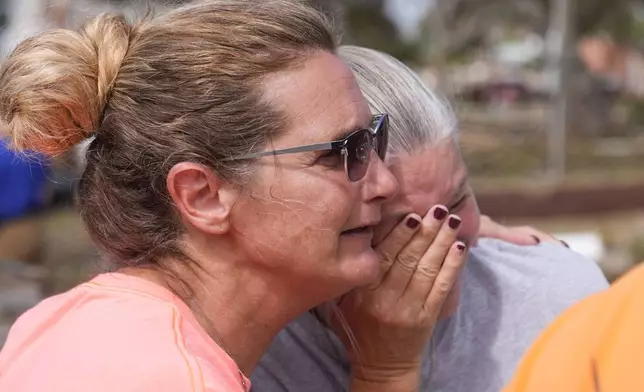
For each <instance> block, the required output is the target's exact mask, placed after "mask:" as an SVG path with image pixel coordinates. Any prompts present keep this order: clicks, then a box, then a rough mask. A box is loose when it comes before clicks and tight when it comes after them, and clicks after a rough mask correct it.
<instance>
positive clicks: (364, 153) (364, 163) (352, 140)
mask: <svg viewBox="0 0 644 392" xmlns="http://www.w3.org/2000/svg"><path fill="white" fill-rule="evenodd" d="M388 143H389V117H388V116H387V114H384V113H383V114H376V115H375V116H373V117H372V123H371V127H370V128H364V129H358V130H357V131H355V132H353V133H351V134H350V135H349V136H347V137H345V138H343V139H341V140H336V141H332V142H326V143H317V144H310V145H307V146H299V147H290V148H284V149H282V150H272V151H262V152H258V153H254V154H248V155H244V156H241V157H236V158H229V159H227V160H237V159H253V158H260V157H265V156H269V155H283V154H294V153H298V152H307V151H337V152H339V153H340V154H342V156H343V157H344V170H345V171H346V173H347V178H348V179H349V181H351V182H356V181H360V180H361V179H363V178H364V176H365V174H367V170H368V169H369V163H370V161H371V150H376V153H377V154H378V156H379V157H380V159H382V160H384V159H385V155H386V154H387V145H388Z"/></svg>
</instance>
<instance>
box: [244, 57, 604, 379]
mask: <svg viewBox="0 0 644 392" xmlns="http://www.w3.org/2000/svg"><path fill="white" fill-rule="evenodd" d="M339 53H340V56H341V58H342V59H343V60H344V61H345V62H346V63H347V64H348V65H349V67H350V68H351V69H352V71H353V72H354V74H355V75H356V78H357V80H358V84H359V86H360V88H361V89H362V91H363V94H364V95H365V97H366V98H367V101H369V104H370V106H371V108H372V110H375V111H378V110H385V111H387V112H389V113H391V114H392V121H391V124H390V130H391V133H390V147H391V148H390V155H389V156H388V158H387V160H386V163H387V166H388V167H389V168H390V170H391V171H392V172H393V173H394V175H395V176H396V178H397V179H398V182H399V184H400V187H401V188H400V191H399V193H398V194H397V195H396V196H395V197H394V198H393V199H392V200H390V201H388V202H387V203H385V206H384V209H383V221H382V222H381V224H380V225H378V227H377V228H376V234H375V238H374V245H375V246H376V249H379V247H380V246H381V245H382V244H386V243H388V242H390V241H392V236H393V235H394V234H388V233H389V232H390V231H391V229H392V228H393V227H395V226H396V225H397V224H398V222H399V221H400V220H401V219H402V218H403V217H404V216H405V215H406V214H408V213H410V212H415V213H419V214H422V213H424V212H425V211H427V210H428V209H429V210H430V213H432V214H436V216H437V217H440V216H445V215H446V214H447V211H449V212H450V213H455V214H458V215H459V216H460V217H461V219H462V223H461V224H460V232H459V239H460V240H461V241H463V242H464V243H466V244H468V245H472V244H475V243H476V242H477V238H478V237H480V236H485V235H492V236H499V234H502V237H503V238H509V239H513V238H516V239H520V241H516V239H515V242H521V243H523V244H529V243H530V241H532V242H531V244H532V245H531V246H518V245H515V244H510V243H508V242H503V241H498V240H492V239H481V240H479V241H478V245H476V246H474V247H472V249H471V251H470V254H469V256H468V262H467V264H466V265H465V267H464V268H463V272H462V275H461V277H460V284H456V285H455V286H454V289H451V287H450V286H446V285H445V284H444V283H443V282H441V281H440V280H438V279H437V276H440V274H441V272H439V268H440V265H437V264H433V263H431V262H428V258H429V257H431V255H432V254H433V253H434V252H435V247H434V245H435V244H436V243H437V242H438V243H440V242H441V239H440V238H441V236H440V234H439V235H437V236H436V237H435V239H434V241H433V242H432V240H431V239H430V240H429V241H428V240H427V239H418V238H414V237H413V236H411V237H410V238H411V239H410V240H409V242H408V243H407V245H406V246H404V247H402V251H401V252H399V253H397V254H391V253H386V252H385V253H384V254H383V255H382V256H383V258H384V260H391V264H390V263H384V264H385V266H386V267H385V268H387V267H388V266H389V265H392V266H391V267H390V268H389V269H388V271H387V273H384V274H383V275H384V276H385V278H384V279H382V280H381V281H380V282H381V283H380V284H379V285H374V286H370V287H369V288H367V289H362V290H354V291H353V292H352V293H350V294H349V295H347V296H344V297H343V298H342V299H341V300H339V301H338V302H337V303H336V306H337V307H338V308H339V309H340V312H341V313H339V314H338V313H337V312H336V313H333V312H331V313H324V312H323V313H322V316H323V317H322V318H323V319H324V320H325V322H324V323H321V322H320V321H319V319H318V318H316V317H314V316H313V315H305V316H303V317H301V318H300V319H298V320H297V321H295V322H293V323H291V324H290V325H289V326H288V327H287V328H286V329H285V330H284V331H282V332H281V333H280V334H279V335H278V337H277V338H276V340H275V341H274V342H273V345H272V346H271V348H270V349H269V351H268V352H267V354H266V355H265V356H264V358H263V359H262V361H261V362H260V365H259V367H258V368H257V370H256V371H255V373H254V374H253V377H254V381H255V385H256V386H257V388H256V391H257V392H264V391H270V392H276V391H284V390H289V391H291V390H292V391H298V390H307V391H312V392H321V391H339V390H347V389H348V387H349V385H350V380H351V378H350V375H353V376H354V377H353V380H355V379H356V378H360V377H361V376H367V377H369V378H370V379H372V380H373V379H374V377H373V375H374V374H378V375H380V379H381V380H386V379H392V378H393V379H397V380H398V381H399V382H398V384H397V385H396V387H395V388H392V387H391V383H390V384H389V385H388V386H387V387H381V385H379V384H378V383H377V382H376V383H372V385H371V386H372V388H371V390H372V391H380V390H383V391H384V390H387V391H389V392H391V391H415V390H422V391H432V392H436V391H446V392H447V391H450V392H460V391H462V392H472V391H477V392H479V391H482V392H487V391H489V392H492V391H495V392H496V391H498V390H500V389H501V387H502V386H503V384H504V383H505V382H506V381H507V380H508V379H509V377H510V376H511V375H512V372H513V370H514V368H515V367H516V365H517V363H518V361H519V359H520V357H521V355H522V353H523V351H524V350H525V349H526V348H527V347H528V345H529V343H530V342H531V341H532V340H533V339H534V338H535V337H536V336H537V334H538V332H539V331H540V330H541V329H542V328H543V327H545V326H546V325H547V323H548V322H549V321H551V320H552V319H553V318H554V317H555V316H556V315H557V314H558V313H559V312H561V311H562V310H563V309H565V308H567V307H568V306H569V305H571V304H573V303H574V302H576V301H578V300H579V299H581V298H583V297H586V296H588V295H589V294H591V293H593V292H596V291H599V290H601V289H604V288H605V287H607V282H606V279H605V278H604V276H603V275H602V273H601V271H600V270H599V268H598V267H597V266H596V265H595V264H594V263H592V262H591V261H589V260H586V259H584V258H583V257H581V256H580V255H578V254H576V253H574V252H572V251H570V250H569V249H567V248H566V247H564V246H562V245H561V244H560V243H559V242H558V241H556V240H554V239H553V238H552V237H549V236H547V235H545V234H542V233H538V232H537V231H535V230H534V229H529V228H519V229H514V230H512V229H506V228H499V226H498V225H494V224H492V225H491V226H490V221H489V220H487V219H486V220H484V221H483V222H482V223H483V224H482V226H481V231H479V210H478V207H477V203H476V199H475V196H474V193H473V191H472V189H471V187H470V186H469V183H468V178H467V169H466V167H465V165H464V163H463V160H462V158H461V155H460V152H459V147H458V146H459V143H458V128H457V122H456V119H455V116H454V114H453V112H452V111H451V110H450V108H449V106H448V105H447V104H446V103H445V102H444V101H442V100H441V99H439V98H438V97H437V96H436V94H434V93H433V92H432V91H430V90H429V89H428V88H427V87H426V86H425V85H424V84H423V83H422V81H421V80H420V79H419V78H418V76H417V75H416V74H415V73H414V72H413V71H412V70H410V69H409V68H408V67H406V66H405V65H404V64H402V63H401V62H399V61H398V60H396V59H394V58H392V57H390V56H388V55H386V54H383V53H379V52H377V51H374V50H370V49H366V48H359V47H342V48H341V49H340V51H339ZM435 204H440V205H439V206H434V207H432V205H435ZM430 231H431V230H430ZM513 231H514V233H513ZM394 233H395V232H394ZM508 234H511V236H508ZM531 235H537V236H538V237H539V238H541V243H540V244H539V245H537V244H536V241H535V240H534V239H533V238H532V237H531ZM512 236H514V237H512ZM516 236H518V237H516ZM429 237H432V236H429ZM406 239H409V238H403V239H402V240H406ZM395 240H399V239H394V241H395ZM548 240H550V241H548ZM429 243H432V247H430V248H429V249H427V245H428V244H429ZM396 266H398V268H395V267H396ZM412 272H413V273H414V274H420V275H421V276H423V278H424V279H425V280H426V281H429V282H432V284H433V287H432V290H434V291H437V292H440V291H450V296H449V299H448V301H447V302H446V303H445V304H444V305H440V304H438V303H435V302H432V301H427V300H425V297H424V293H423V292H422V291H418V290H416V288H417V286H414V285H413V284H409V285H392V284H391V279H390V278H391V276H392V273H393V274H396V275H398V276H400V275H401V273H402V275H404V274H405V273H407V274H411V273H412ZM338 315H340V316H341V317H338ZM328 317H330V318H328ZM325 324H326V325H329V324H330V325H331V329H333V330H335V331H336V332H337V333H338V336H339V339H338V338H337V336H336V335H334V334H331V333H330V331H331V329H329V328H327V327H326V325H325ZM345 331H349V332H350V333H345Z"/></svg>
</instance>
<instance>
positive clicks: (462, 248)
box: [456, 244, 465, 253]
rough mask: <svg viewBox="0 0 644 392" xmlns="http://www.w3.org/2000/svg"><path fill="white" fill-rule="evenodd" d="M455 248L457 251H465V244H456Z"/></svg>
mask: <svg viewBox="0 0 644 392" xmlns="http://www.w3.org/2000/svg"><path fill="white" fill-rule="evenodd" d="M456 249H458V251H459V252H461V253H463V252H465V245H463V244H456Z"/></svg>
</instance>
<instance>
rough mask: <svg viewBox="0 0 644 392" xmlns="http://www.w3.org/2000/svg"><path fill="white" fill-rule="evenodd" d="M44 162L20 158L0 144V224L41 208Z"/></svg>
mask: <svg viewBox="0 0 644 392" xmlns="http://www.w3.org/2000/svg"><path fill="white" fill-rule="evenodd" d="M45 162H46V161H45V159H44V158H43V157H40V156H36V155H33V154H30V155H29V156H22V155H20V154H18V153H15V152H13V151H11V150H9V149H8V147H7V145H6V144H5V143H4V142H3V141H0V222H2V221H6V220H9V219H14V218H19V217H21V216H23V215H25V214H27V213H29V212H31V211H33V210H37V209H39V208H40V207H42V206H43V204H44V202H45V190H46V185H47V172H48V170H47V167H46V164H45Z"/></svg>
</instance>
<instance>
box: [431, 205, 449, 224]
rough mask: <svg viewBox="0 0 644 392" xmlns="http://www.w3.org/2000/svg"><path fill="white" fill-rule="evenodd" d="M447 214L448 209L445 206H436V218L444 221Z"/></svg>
mask: <svg viewBox="0 0 644 392" xmlns="http://www.w3.org/2000/svg"><path fill="white" fill-rule="evenodd" d="M446 216H447V210H446V209H444V208H443V207H436V208H435V209H434V219H436V220H439V221H442V220H443V219H445V217H446Z"/></svg>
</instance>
